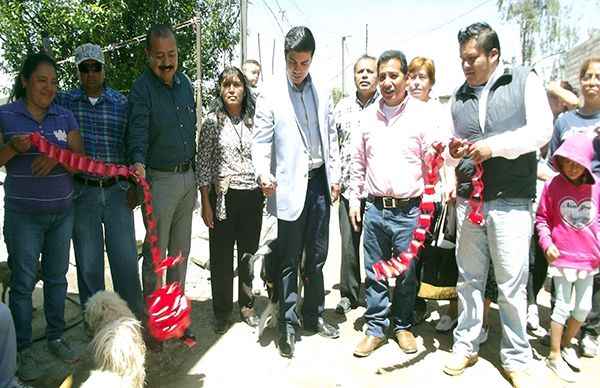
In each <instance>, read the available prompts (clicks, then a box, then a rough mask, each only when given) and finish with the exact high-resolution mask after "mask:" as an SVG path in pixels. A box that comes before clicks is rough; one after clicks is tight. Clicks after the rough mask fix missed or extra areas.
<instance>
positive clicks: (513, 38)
mask: <svg viewBox="0 0 600 388" xmlns="http://www.w3.org/2000/svg"><path fill="white" fill-rule="evenodd" d="M248 1H249V5H248V49H247V52H248V58H252V59H256V60H259V61H260V62H261V63H262V65H263V77H264V80H265V81H266V80H268V79H269V78H270V77H272V73H273V72H276V73H277V74H282V72H284V67H285V64H284V55H283V38H284V36H285V34H286V33H287V31H288V30H289V29H290V28H291V27H292V26H296V25H305V26H307V27H309V28H310V29H311V31H312V32H313V35H314V36H315V40H316V51H315V56H314V60H313V65H312V67H311V72H312V73H313V74H315V75H317V76H318V77H319V78H321V79H324V80H326V81H327V82H330V85H329V86H330V87H337V88H341V87H342V77H341V73H342V38H343V37H346V38H345V49H344V58H345V66H344V67H345V68H346V71H345V77H344V78H345V83H344V84H345V88H346V91H347V92H352V91H353V90H354V82H353V75H352V66H353V64H354V62H355V61H356V59H357V58H358V57H360V56H361V55H362V54H364V53H365V52H367V53H368V54H370V55H373V56H375V57H377V56H378V55H379V54H381V53H382V52H383V51H385V50H389V49H397V50H401V51H403V52H404V54H405V55H406V57H407V59H408V60H409V61H410V59H412V58H413V57H415V56H417V55H420V56H426V57H430V58H432V59H433V60H434V61H435V64H436V85H435V86H434V88H433V90H432V94H433V95H434V96H438V95H447V94H450V93H451V92H452V91H453V90H454V89H455V88H456V87H457V86H458V85H460V84H461V83H462V82H463V81H464V77H463V75H462V72H461V69H460V62H459V57H458V43H457V42H456V35H457V33H458V31H459V30H460V29H461V28H462V27H465V26H467V25H469V24H471V23H474V22H478V21H486V22H488V23H489V24H490V25H491V26H492V27H493V28H494V29H495V30H496V31H497V32H498V35H499V37H500V43H501V50H502V54H501V56H502V58H503V59H506V60H508V61H510V60H511V59H512V58H513V57H516V58H519V57H520V48H519V32H518V28H517V27H516V26H514V25H511V24H509V23H507V22H505V21H503V20H502V19H501V18H500V14H499V12H498V9H497V5H496V0H418V1H407V0H361V1H359V0H248ZM599 2H600V1H598V0H573V1H570V2H568V3H570V4H571V6H572V8H573V10H572V17H573V18H576V19H577V20H578V21H579V26H580V32H579V36H580V38H581V39H582V40H583V39H585V38H587V28H589V27H591V26H596V27H597V26H598V24H597V21H598V20H600V7H598V3H599ZM592 5H595V7H594V6H592ZM367 29H368V39H367V38H366V30H367ZM140 33H143V31H142V32H140ZM259 37H260V54H259V44H258V42H259ZM273 47H275V48H274V51H273ZM238 52H239V49H238ZM273 53H274V56H273ZM0 55H1V48H0ZM273 59H274V63H273V64H272V60H273ZM233 64H235V65H238V64H239V57H238V58H237V59H235V60H234V62H233ZM541 64H543V63H541ZM538 70H540V69H538ZM541 73H542V74H543V72H541ZM11 84H12V79H10V78H9V77H7V76H6V75H2V74H0V86H10V85H11Z"/></svg>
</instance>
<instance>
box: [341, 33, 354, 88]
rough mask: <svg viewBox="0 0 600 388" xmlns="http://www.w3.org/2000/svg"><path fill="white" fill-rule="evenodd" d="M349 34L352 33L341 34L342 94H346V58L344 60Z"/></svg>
mask: <svg viewBox="0 0 600 388" xmlns="http://www.w3.org/2000/svg"><path fill="white" fill-rule="evenodd" d="M351 36H352V35H344V36H342V96H345V95H346V60H345V56H346V55H345V54H346V53H345V51H346V38H349V37H351Z"/></svg>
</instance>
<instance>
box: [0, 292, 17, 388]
mask: <svg viewBox="0 0 600 388" xmlns="http://www.w3.org/2000/svg"><path fill="white" fill-rule="evenodd" d="M0 333H2V334H1V335H0V387H12V385H9V383H11V382H12V381H13V379H14V377H15V373H16V371H17V340H16V338H15V325H14V323H13V319H12V316H11V315H10V310H9V309H8V307H6V305H5V304H4V303H1V302H0Z"/></svg>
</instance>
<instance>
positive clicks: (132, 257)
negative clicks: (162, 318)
mask: <svg viewBox="0 0 600 388" xmlns="http://www.w3.org/2000/svg"><path fill="white" fill-rule="evenodd" d="M128 188H129V183H128V182H118V183H116V184H114V185H112V186H110V187H108V188H100V187H93V186H86V185H84V184H83V183H78V182H77V181H76V182H75V200H74V204H75V226H74V229H73V249H74V251H75V262H76V263H77V284H78V287H79V300H80V301H81V307H82V308H84V307H85V303H86V302H87V300H88V299H89V298H90V297H91V296H92V295H94V294H95V293H96V292H98V291H100V290H104V288H105V287H104V286H105V285H104V246H105V244H106V253H107V255H108V262H109V264H110V272H111V276H112V281H113V286H114V290H115V291H116V292H117V293H118V294H119V295H120V296H121V298H123V300H125V301H126V302H127V304H128V305H129V308H130V309H131V310H132V311H133V312H134V313H135V314H136V315H137V316H138V317H139V318H141V317H142V315H140V314H142V312H143V308H144V305H143V303H142V289H141V286H140V280H139V271H138V256H137V245H136V242H135V230H134V223H133V213H132V211H131V210H129V208H127V203H126V200H125V192H126V190H127V189H128Z"/></svg>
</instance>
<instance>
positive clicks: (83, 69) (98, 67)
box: [77, 62, 102, 74]
mask: <svg viewBox="0 0 600 388" xmlns="http://www.w3.org/2000/svg"><path fill="white" fill-rule="evenodd" d="M77 69H79V72H80V73H82V74H83V73H89V72H90V71H93V72H94V73H100V72H101V71H102V64H101V63H100V62H96V63H94V64H85V63H80V64H79V65H78V66H77Z"/></svg>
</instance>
